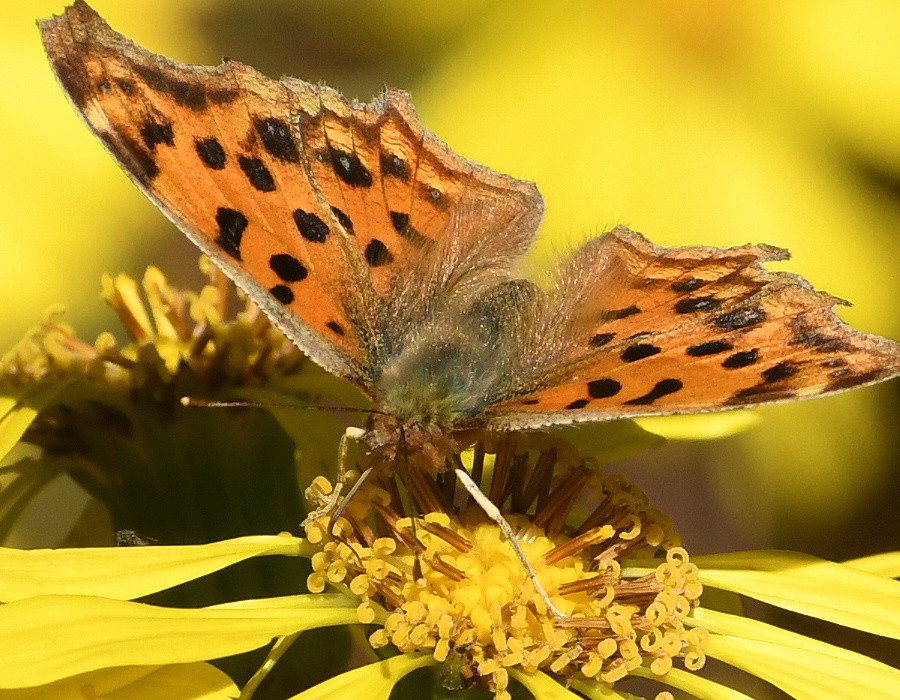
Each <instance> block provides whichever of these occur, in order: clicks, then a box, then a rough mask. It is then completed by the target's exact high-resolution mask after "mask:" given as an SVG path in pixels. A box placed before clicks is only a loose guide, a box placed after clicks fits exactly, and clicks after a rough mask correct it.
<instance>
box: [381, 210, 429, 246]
mask: <svg viewBox="0 0 900 700" xmlns="http://www.w3.org/2000/svg"><path fill="white" fill-rule="evenodd" d="M390 216H391V226H393V227H394V230H395V231H396V232H397V234H398V235H399V236H400V237H401V238H403V239H404V240H405V241H407V242H409V243H411V244H412V245H414V246H416V247H417V248H421V247H423V246H425V245H427V244H428V243H429V240H428V238H426V237H425V236H423V235H422V234H421V233H419V232H418V231H416V229H414V228H413V227H412V226H410V224H409V214H404V213H403V212H399V211H392V212H390Z"/></svg>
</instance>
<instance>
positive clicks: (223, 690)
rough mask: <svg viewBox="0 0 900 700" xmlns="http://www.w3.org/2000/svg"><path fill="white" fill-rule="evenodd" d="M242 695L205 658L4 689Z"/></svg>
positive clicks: (11, 693)
mask: <svg viewBox="0 0 900 700" xmlns="http://www.w3.org/2000/svg"><path fill="white" fill-rule="evenodd" d="M239 695H240V690H239V689H238V687H237V686H236V685H235V684H234V681H232V680H231V678H229V677H228V674H226V673H225V672H224V671H221V670H219V669H218V668H216V667H215V666H213V665H212V664H208V663H202V662H198V663H193V664H172V665H169V666H162V667H159V666H121V667H119V668H103V669H100V670H98V671H89V672H88V673H81V674H79V675H77V676H74V677H72V678H65V679H63V680H61V681H57V682H55V683H50V684H48V685H44V686H41V687H39V688H21V689H17V690H3V691H0V698H2V699H3V700H85V698H88V697H90V698H94V697H96V698H113V697H114V698H116V700H145V699H146V698H166V700H233V699H234V698H237V697H238V696H239Z"/></svg>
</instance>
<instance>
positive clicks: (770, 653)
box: [693, 608, 900, 700]
mask: <svg viewBox="0 0 900 700" xmlns="http://www.w3.org/2000/svg"><path fill="white" fill-rule="evenodd" d="M694 612H695V613H696V614H695V615H694V616H693V617H694V619H695V620H696V621H697V622H698V623H699V624H701V625H702V626H703V627H705V628H707V629H708V630H710V631H712V632H714V633H715V634H712V635H711V636H710V641H709V646H708V647H707V649H706V653H707V655H708V656H710V657H713V658H716V659H719V660H720V661H724V662H725V663H727V664H730V665H732V666H734V667H736V668H740V669H742V670H744V671H747V672H748V673H752V674H753V675H755V676H758V677H759V678H762V679H764V680H767V681H769V682H770V683H772V684H773V685H775V686H777V687H779V688H781V689H782V690H784V691H785V692H787V693H789V694H790V695H791V696H792V697H794V698H796V699H797V700H830V699H832V698H833V699H834V700H846V698H866V700H878V699H879V698H884V700H891V699H892V698H896V697H898V695H900V671H898V670H897V669H895V668H891V667H890V666H887V665H885V664H882V663H880V662H878V661H875V660H874V659H870V658H868V657H867V656H863V655H862V654H857V653H855V652H852V651H847V650H846V649H841V648H839V647H835V646H832V645H830V644H825V643H824V642H819V641H817V640H815V639H810V638H809V637H804V636H803V635H799V634H795V633H793V632H787V631H786V630H782V629H779V628H777V627H773V626H772V625H767V624H765V623H762V622H759V621H757V620H751V619H749V618H745V617H739V616H734V615H725V614H724V613H717V612H715V611H712V610H706V609H703V608H698V609H697V610H695V611H694Z"/></svg>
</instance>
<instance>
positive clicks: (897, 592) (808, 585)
mask: <svg viewBox="0 0 900 700" xmlns="http://www.w3.org/2000/svg"><path fill="white" fill-rule="evenodd" d="M692 561H693V562H694V563H695V564H697V566H699V567H700V581H701V582H702V583H703V585H704V586H713V587H715V588H723V589H725V590H728V591H733V592H735V593H741V594H743V595H748V596H750V597H751V598H756V599H757V600H761V601H763V602H765V603H770V604H772V605H777V606H778V607H780V608H785V609H786V610H793V611H794V612H799V613H802V614H804V615H810V616H812V617H817V618H819V619H822V620H828V621H829V622H834V623H836V624H839V625H844V626H846V627H851V628H853V629H858V630H863V631H865V632H870V633H872V634H880V635H883V636H885V637H892V638H894V639H900V582H898V581H893V580H890V579H886V578H882V577H880V576H875V575H873V574H869V573H866V572H864V571H859V570H857V569H853V568H851V567H849V566H844V565H843V564H836V563H834V562H830V561H824V560H822V559H817V558H816V557H813V556H810V555H808V554H799V553H795V552H778V551H758V552H735V553H733V554H713V555H708V556H700V557H692Z"/></svg>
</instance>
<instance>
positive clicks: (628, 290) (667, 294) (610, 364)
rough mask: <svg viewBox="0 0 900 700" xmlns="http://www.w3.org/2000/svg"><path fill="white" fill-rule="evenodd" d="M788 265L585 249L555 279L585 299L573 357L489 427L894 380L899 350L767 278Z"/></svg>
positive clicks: (824, 301) (780, 255)
mask: <svg viewBox="0 0 900 700" xmlns="http://www.w3.org/2000/svg"><path fill="white" fill-rule="evenodd" d="M787 257H788V254H787V252H786V251H784V250H781V249H778V248H774V247H771V246H741V247H738V248H730V249H725V250H722V249H716V248H703V247H684V248H668V249H667V248H661V247H659V246H655V245H654V244H652V243H651V242H650V241H648V240H647V239H645V238H644V237H643V236H641V235H640V234H637V233H634V232H632V231H629V230H627V229H625V228H621V227H620V228H618V229H616V230H614V231H612V232H610V233H608V234H606V235H605V236H603V237H601V238H599V239H595V240H593V241H590V242H589V243H587V244H586V245H585V246H584V247H583V248H582V249H581V250H580V251H578V252H576V253H575V255H574V256H573V257H572V258H571V260H570V261H569V262H568V263H567V264H565V265H564V266H563V268H562V270H561V271H560V273H559V282H558V284H559V291H558V294H559V295H560V296H561V297H564V298H567V297H572V296H576V295H579V294H580V295H581V297H582V300H581V301H580V302H579V304H578V308H577V310H575V311H574V312H573V313H574V315H573V316H569V323H568V325H567V327H566V328H567V330H566V332H567V333H569V334H570V336H571V338H572V340H573V341H575V344H574V345H573V346H572V348H571V350H570V351H569V353H568V356H567V357H565V358H561V360H560V362H559V370H558V371H557V372H556V373H555V374H554V375H552V376H551V377H549V378H548V379H546V380H544V384H545V385H546V388H543V389H538V390H536V391H533V392H529V393H528V394H527V395H525V396H522V397H517V398H515V399H512V400H510V401H506V402H503V403H501V404H499V405H498V406H496V407H494V408H492V409H491V411H490V414H491V418H490V419H489V425H491V426H492V427H495V428H506V429H509V428H523V427H536V426H540V425H548V424H553V423H572V422H579V421H597V420H608V419H612V418H621V417H628V416H640V415H658V414H668V413H690V412H702V411H711V410H719V409H725V408H735V407H740V406H752V405H757V404H763V403H773V402H778V401H786V400H791V399H798V398H806V397H811V396H816V395H819V394H827V393H832V392H836V391H841V390H844V389H849V388H852V387H855V386H862V385H865V384H869V383H872V382H876V381H880V380H883V379H887V378H889V377H892V376H896V375H897V374H900V345H898V344H897V343H895V342H892V341H890V340H887V339H885V338H881V337H879V336H874V335H866V334H863V333H859V332H857V331H855V330H853V329H852V328H850V327H849V326H847V325H846V324H845V323H844V322H843V321H841V319H840V318H839V317H838V316H837V315H836V314H835V313H834V311H833V309H832V307H833V306H834V305H835V304H844V303H846V302H843V301H841V300H839V299H836V298H835V297H832V296H830V295H828V294H825V293H822V292H816V291H815V290H813V289H812V287H811V286H810V285H809V284H808V283H807V282H806V281H805V280H804V279H803V278H801V277H799V276H797V275H793V274H790V273H785V272H770V271H768V270H766V269H765V267H764V266H763V263H764V262H767V261H773V260H784V259H786V258H787ZM567 313H569V312H563V313H562V314H561V316H562V317H567Z"/></svg>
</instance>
